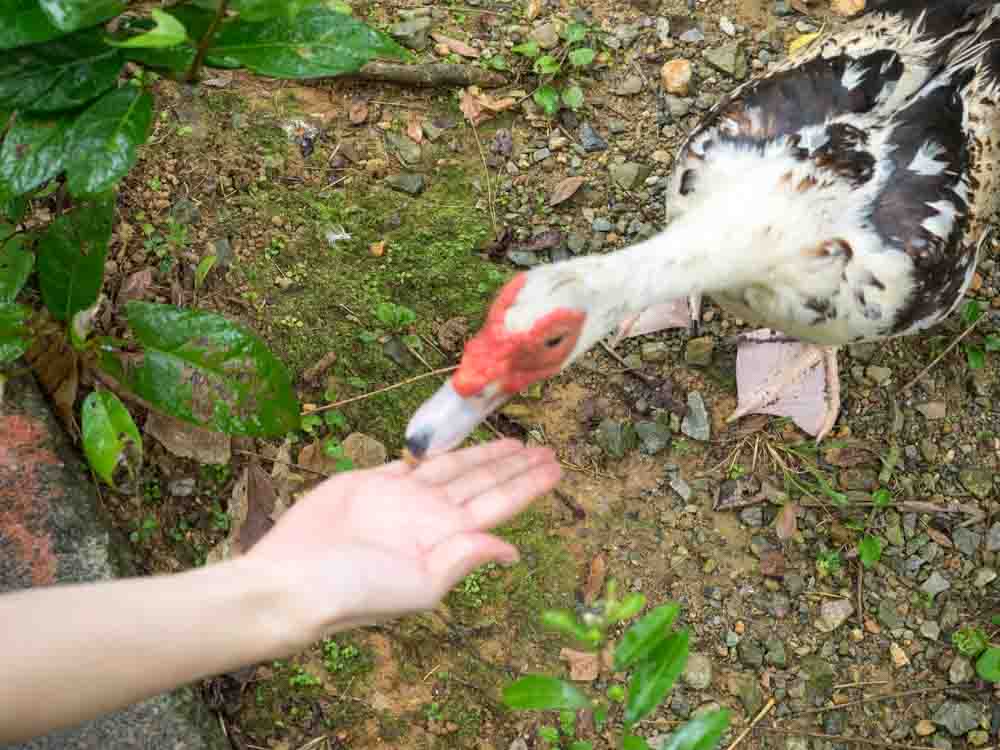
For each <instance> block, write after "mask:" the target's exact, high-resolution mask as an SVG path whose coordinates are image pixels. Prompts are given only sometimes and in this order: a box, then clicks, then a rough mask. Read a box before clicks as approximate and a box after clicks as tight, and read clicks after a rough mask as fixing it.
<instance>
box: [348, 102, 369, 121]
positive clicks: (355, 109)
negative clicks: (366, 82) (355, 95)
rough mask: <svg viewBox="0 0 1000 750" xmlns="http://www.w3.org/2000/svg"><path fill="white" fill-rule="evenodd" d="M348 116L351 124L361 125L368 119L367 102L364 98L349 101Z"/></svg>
mask: <svg viewBox="0 0 1000 750" xmlns="http://www.w3.org/2000/svg"><path fill="white" fill-rule="evenodd" d="M348 117H349V118H350V120H351V124H352V125H362V124H364V122H365V120H367V119H368V102H366V101H365V100H364V99H355V100H354V101H352V102H351V108H350V110H349V111H348Z"/></svg>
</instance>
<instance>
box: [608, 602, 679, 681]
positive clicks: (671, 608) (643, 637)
mask: <svg viewBox="0 0 1000 750" xmlns="http://www.w3.org/2000/svg"><path fill="white" fill-rule="evenodd" d="M680 611H681V608H680V605H679V604H676V603H674V602H671V603H669V604H662V605H660V606H659V607H657V608H656V609H654V610H652V611H651V612H648V613H647V614H646V615H644V616H643V617H642V618H640V619H639V621H638V622H636V623H634V624H633V625H632V626H631V627H629V629H628V630H626V631H625V634H624V635H623V636H622V639H621V640H620V641H619V642H618V645H617V646H616V647H615V661H614V665H615V671H616V672H621V671H623V670H625V669H628V668H629V667H630V666H632V665H633V664H635V663H636V662H638V661H640V660H642V659H645V658H646V657H647V656H649V655H650V654H651V653H652V652H653V651H654V650H655V649H657V648H658V647H659V646H660V644H662V643H663V642H664V641H665V640H667V638H668V637H670V632H669V628H670V626H671V625H672V624H673V622H674V620H676V619H677V615H678V614H680Z"/></svg>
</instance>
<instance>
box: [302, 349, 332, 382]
mask: <svg viewBox="0 0 1000 750" xmlns="http://www.w3.org/2000/svg"><path fill="white" fill-rule="evenodd" d="M336 361H337V352H327V353H326V354H324V355H323V356H322V357H320V359H319V361H318V362H317V363H316V364H314V365H312V366H311V367H307V368H306V369H305V372H303V373H302V379H303V380H304V381H305V382H307V383H312V384H314V385H319V379H320V378H322V377H323V376H324V375H325V374H326V371H327V370H329V369H330V368H331V367H333V363H334V362H336Z"/></svg>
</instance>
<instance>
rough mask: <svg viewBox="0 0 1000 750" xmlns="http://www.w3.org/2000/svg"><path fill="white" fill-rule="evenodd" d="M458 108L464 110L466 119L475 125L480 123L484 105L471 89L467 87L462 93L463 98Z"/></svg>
mask: <svg viewBox="0 0 1000 750" xmlns="http://www.w3.org/2000/svg"><path fill="white" fill-rule="evenodd" d="M458 108H459V109H460V110H462V114H463V115H465V119H466V120H468V121H469V122H471V123H472V124H473V125H478V124H479V123H480V121H481V120H482V119H483V105H482V104H481V103H480V101H479V99H478V98H476V96H475V95H473V94H472V93H471V92H470V91H469V89H466V90H465V92H464V93H463V94H462V100H461V101H460V102H459V104H458Z"/></svg>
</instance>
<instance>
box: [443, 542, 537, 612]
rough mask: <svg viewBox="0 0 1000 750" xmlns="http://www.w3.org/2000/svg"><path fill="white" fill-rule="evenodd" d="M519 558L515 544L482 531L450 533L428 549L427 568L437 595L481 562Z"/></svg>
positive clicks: (511, 560)
mask: <svg viewBox="0 0 1000 750" xmlns="http://www.w3.org/2000/svg"><path fill="white" fill-rule="evenodd" d="M520 559H521V556H520V555H519V554H518V552H517V548H516V547H514V546H513V545H512V544H508V543H507V542H505V541H504V540H503V539H500V538H499V537H496V536H493V535H492V534H486V533H483V532H468V533H465V534H456V535H455V536H452V537H449V538H448V539H445V540H444V541H443V542H441V543H440V544H438V545H436V546H435V547H434V548H433V549H431V551H430V552H429V553H428V557H427V571H428V572H429V573H430V576H431V580H432V581H433V582H434V587H435V588H436V589H437V591H438V592H440V593H439V596H444V595H445V594H446V593H448V592H449V591H450V590H451V589H452V587H453V586H454V585H455V584H457V583H458V582H459V581H461V580H462V579H463V578H465V576H467V575H468V574H469V573H471V572H472V571H473V570H474V569H475V568H478V567H479V566H480V565H483V564H484V563H488V562H493V561H496V562H499V563H503V564H507V565H510V564H513V563H516V562H517V561H518V560H520Z"/></svg>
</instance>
